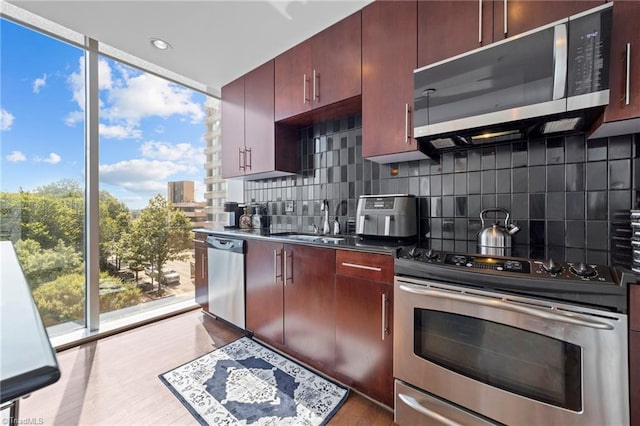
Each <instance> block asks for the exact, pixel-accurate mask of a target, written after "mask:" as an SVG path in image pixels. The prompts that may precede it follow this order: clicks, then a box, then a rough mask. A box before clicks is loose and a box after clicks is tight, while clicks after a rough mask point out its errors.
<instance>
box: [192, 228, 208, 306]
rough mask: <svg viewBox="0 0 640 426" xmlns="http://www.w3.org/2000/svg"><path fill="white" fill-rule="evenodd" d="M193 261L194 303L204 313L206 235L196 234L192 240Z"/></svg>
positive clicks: (205, 300) (205, 303)
mask: <svg viewBox="0 0 640 426" xmlns="http://www.w3.org/2000/svg"><path fill="white" fill-rule="evenodd" d="M193 245H194V252H195V259H194V271H193V285H194V287H195V297H196V303H198V304H200V306H202V309H204V310H205V311H208V310H209V275H208V273H207V269H208V268H207V263H208V259H207V234H196V237H195V239H194V240H193Z"/></svg>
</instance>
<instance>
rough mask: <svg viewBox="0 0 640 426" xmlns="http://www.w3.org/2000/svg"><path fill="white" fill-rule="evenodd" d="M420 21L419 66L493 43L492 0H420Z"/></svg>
mask: <svg viewBox="0 0 640 426" xmlns="http://www.w3.org/2000/svg"><path fill="white" fill-rule="evenodd" d="M418 22H419V25H418V67H423V66H426V65H430V64H432V63H434V62H438V61H441V60H444V59H447V58H450V57H452V56H456V55H459V54H461V53H464V52H468V51H470V50H473V49H476V48H478V47H481V46H484V45H487V44H490V43H492V42H493V4H492V2H491V1H490V0H469V1H467V0H462V1H431V0H419V1H418Z"/></svg>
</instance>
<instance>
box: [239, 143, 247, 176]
mask: <svg viewBox="0 0 640 426" xmlns="http://www.w3.org/2000/svg"><path fill="white" fill-rule="evenodd" d="M242 160H244V162H245V163H246V161H247V159H246V158H245V156H244V151H243V150H242V148H238V170H243V171H244V170H246V167H245V164H243V161H242Z"/></svg>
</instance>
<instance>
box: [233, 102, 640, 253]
mask: <svg viewBox="0 0 640 426" xmlns="http://www.w3.org/2000/svg"><path fill="white" fill-rule="evenodd" d="M298 143H299V146H298V173H297V174H296V175H294V176H289V177H282V178H274V179H265V180H258V181H248V182H246V184H245V200H247V201H249V202H260V203H265V202H268V211H269V214H270V215H271V228H272V231H274V232H278V231H310V230H311V229H312V225H313V224H315V225H316V226H318V227H321V225H322V217H323V216H322V212H321V211H320V205H321V203H322V200H324V199H327V200H328V201H329V216H330V219H331V221H333V219H334V217H336V216H337V217H338V220H339V221H340V222H341V225H342V229H345V228H344V227H345V225H346V222H347V219H348V218H355V214H356V205H357V200H358V197H359V196H360V195H362V194H395V193H409V194H414V195H416V196H418V197H419V217H420V219H419V221H420V222H419V226H418V228H419V230H420V235H419V239H420V243H421V244H422V245H423V246H425V247H432V248H434V249H437V250H448V251H459V252H475V251H476V235H477V233H478V231H479V230H481V228H482V225H481V221H480V217H479V216H480V212H481V211H482V210H483V209H487V208H492V207H501V208H504V209H506V210H508V211H509V212H510V214H511V217H510V220H512V221H514V222H516V223H517V225H518V227H519V228H520V231H519V232H517V233H516V234H515V235H514V236H513V244H514V250H515V254H516V255H518V256H522V257H532V258H548V257H553V258H554V259H556V260H567V261H587V262H590V263H599V264H618V265H623V266H629V265H630V264H631V248H630V246H631V244H630V236H631V227H630V219H629V210H630V209H631V208H637V207H638V195H637V193H638V192H640V178H639V177H638V176H637V175H636V174H634V170H635V169H636V167H635V166H636V164H637V162H638V161H639V160H638V159H636V158H635V157H636V156H637V154H636V153H637V148H636V144H638V143H640V135H625V136H618V137H612V138H607V139H597V140H589V141H587V140H586V138H585V135H584V134H573V135H570V136H561V137H549V138H546V139H545V138H542V139H530V140H522V141H516V142H510V143H499V144H492V145H482V146H478V147H474V148H470V149H463V150H460V151H453V152H446V153H444V154H443V155H442V157H441V159H440V161H439V162H436V161H433V160H431V159H425V160H420V161H410V162H401V163H392V164H377V163H374V162H371V161H369V160H364V159H363V158H362V119H361V116H360V115H356V116H349V117H345V118H343V119H340V120H331V121H328V122H324V123H320V124H317V125H314V126H312V127H306V128H301V129H299V131H298ZM638 170H640V169H638ZM286 201H294V203H293V204H294V209H293V212H288V211H286ZM495 218H496V216H495V215H493V214H489V215H488V219H489V220H488V221H487V225H488V224H491V223H493V221H494V220H495ZM498 219H499V220H500V221H501V223H504V222H503V219H502V215H499V216H498Z"/></svg>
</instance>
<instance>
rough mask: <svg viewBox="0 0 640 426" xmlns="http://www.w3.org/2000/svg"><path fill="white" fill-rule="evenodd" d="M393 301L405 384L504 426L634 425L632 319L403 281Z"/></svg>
mask: <svg viewBox="0 0 640 426" xmlns="http://www.w3.org/2000/svg"><path fill="white" fill-rule="evenodd" d="M394 298H395V304H394V315H395V317H394V339H395V340H394V367H393V368H394V376H395V377H396V378H397V379H399V380H402V381H404V382H406V383H409V384H411V385H413V386H416V387H418V388H421V389H423V390H425V391H427V392H428V393H431V394H433V395H436V396H438V397H440V398H443V399H445V400H448V401H450V402H453V403H454V404H457V405H459V406H462V407H464V408H466V409H468V410H471V411H473V412H476V413H479V414H481V415H483V416H486V417H488V418H491V419H493V420H495V421H498V422H501V423H505V424H532V425H534V424H562V425H588V424H589V425H604V424H616V425H626V424H628V423H629V399H628V381H627V380H628V379H627V378H628V364H627V362H628V361H627V341H626V336H627V322H626V315H621V314H614V313H609V312H603V311H597V310H593V309H587V308H584V309H583V308H582V307H576V306H570V305H564V304H556V303H547V302H546V301H540V300H534V299H529V298H523V297H518V296H511V295H506V294H501V293H493V292H488V291H484V290H475V289H468V288H463V287H459V286H452V285H448V284H440V283H434V282H428V281H425V280H416V279H411V278H404V277H396V279H395V293H394ZM396 398H398V396H396Z"/></svg>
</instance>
